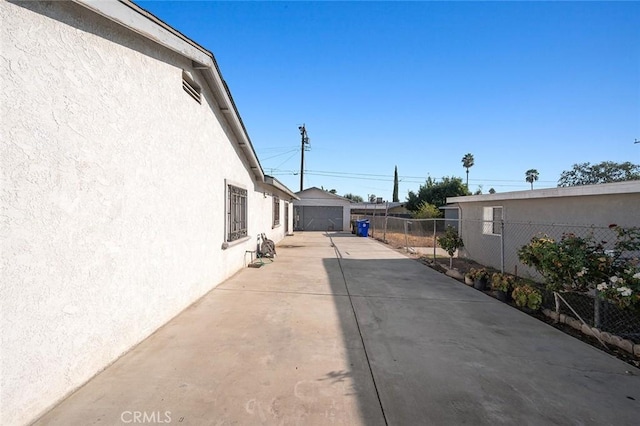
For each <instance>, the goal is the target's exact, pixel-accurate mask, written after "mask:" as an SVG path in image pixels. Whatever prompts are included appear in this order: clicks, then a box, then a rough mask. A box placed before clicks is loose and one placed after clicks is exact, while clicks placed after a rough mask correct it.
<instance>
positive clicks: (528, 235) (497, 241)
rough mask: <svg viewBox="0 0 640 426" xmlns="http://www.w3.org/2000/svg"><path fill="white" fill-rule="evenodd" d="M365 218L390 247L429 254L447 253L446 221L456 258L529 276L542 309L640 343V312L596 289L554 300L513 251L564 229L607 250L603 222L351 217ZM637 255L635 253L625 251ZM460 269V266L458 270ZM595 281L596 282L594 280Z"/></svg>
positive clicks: (612, 236)
mask: <svg viewBox="0 0 640 426" xmlns="http://www.w3.org/2000/svg"><path fill="white" fill-rule="evenodd" d="M358 219H367V220H369V235H370V236H371V237H374V238H377V239H379V240H381V241H384V242H386V243H387V244H390V245H392V246H393V247H395V248H402V249H405V250H407V251H408V252H410V253H414V254H417V255H421V256H426V257H429V258H433V259H434V260H435V259H436V258H437V257H448V255H447V253H446V252H444V250H442V249H441V248H440V247H439V246H438V237H440V236H442V235H443V234H444V232H445V229H446V227H447V225H449V226H453V227H454V228H456V229H457V230H458V233H459V235H460V236H461V237H462V240H463V241H464V248H462V249H460V250H459V251H458V253H457V257H461V258H465V259H468V260H471V261H473V262H474V263H477V264H480V265H483V266H485V267H487V268H489V269H492V270H494V271H499V272H503V273H509V274H512V275H515V276H517V277H520V278H524V279H528V280H531V281H533V282H534V283H536V284H537V285H538V287H539V288H540V290H541V291H542V293H543V308H546V309H550V310H552V311H555V312H558V314H564V315H567V316H571V317H573V318H576V317H579V318H576V319H577V320H580V319H581V320H582V321H584V322H585V323H586V324H588V325H589V326H590V327H596V328H598V329H600V330H601V331H605V332H608V333H611V334H615V335H617V336H620V337H622V338H626V339H629V340H632V341H634V342H636V343H640V316H639V315H638V314H636V313H634V312H632V311H629V310H626V309H623V308H620V307H619V306H618V305H616V304H613V303H610V302H607V301H605V300H602V298H601V297H598V295H597V294H596V290H592V291H591V292H589V293H576V292H563V293H561V296H562V297H561V298H562V299H563V300H562V301H560V302H558V301H557V300H558V299H557V298H556V297H555V295H554V293H553V292H552V291H548V290H546V289H545V287H544V284H543V281H544V280H543V277H542V276H540V274H539V273H538V272H537V271H536V270H535V269H532V268H530V267H528V266H526V265H524V264H522V263H521V262H520V260H519V259H518V250H519V249H520V248H521V247H522V246H524V245H526V244H528V243H529V242H530V241H531V239H532V238H533V237H536V236H547V237H550V238H552V239H554V240H556V241H558V240H560V239H561V238H562V236H563V235H565V234H573V235H575V236H577V237H581V238H592V239H593V240H594V241H596V242H598V243H600V244H602V246H603V247H604V249H605V250H612V249H613V248H614V244H615V241H616V232H615V230H613V229H610V228H609V227H608V226H607V227H598V226H584V225H572V224H550V223H532V222H527V223H525V222H509V221H502V220H500V221H498V220H495V221H491V220H458V219H406V218H398V217H391V216H383V215H380V216H374V215H371V216H369V215H367V216H355V215H354V216H352V220H358ZM626 255H627V256H628V257H632V256H635V257H638V255H639V254H638V253H627V254H626ZM461 272H465V271H461ZM595 284H598V283H594V285H595Z"/></svg>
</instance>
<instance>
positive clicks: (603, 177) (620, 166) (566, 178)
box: [558, 161, 640, 186]
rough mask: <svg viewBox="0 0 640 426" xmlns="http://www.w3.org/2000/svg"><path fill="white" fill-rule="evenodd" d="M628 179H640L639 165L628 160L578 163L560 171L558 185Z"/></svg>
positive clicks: (577, 184) (589, 183) (590, 183)
mask: <svg viewBox="0 0 640 426" xmlns="http://www.w3.org/2000/svg"><path fill="white" fill-rule="evenodd" d="M628 180H640V165H638V164H633V163H630V162H628V161H626V162H624V163H616V162H614V161H603V162H601V163H598V164H593V165H591V164H590V163H578V164H574V165H573V167H572V168H571V170H565V171H563V172H562V174H561V175H560V179H558V186H579V185H595V184H599V183H612V182H623V181H628Z"/></svg>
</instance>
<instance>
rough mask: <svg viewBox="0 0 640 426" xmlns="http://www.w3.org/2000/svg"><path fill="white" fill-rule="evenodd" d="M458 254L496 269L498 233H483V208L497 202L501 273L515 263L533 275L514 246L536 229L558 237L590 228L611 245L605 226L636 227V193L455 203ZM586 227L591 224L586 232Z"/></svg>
mask: <svg viewBox="0 0 640 426" xmlns="http://www.w3.org/2000/svg"><path fill="white" fill-rule="evenodd" d="M458 205H459V207H460V212H461V219H462V222H461V236H462V238H463V240H464V243H465V249H464V250H463V254H465V255H467V256H469V257H471V258H473V259H474V260H476V261H478V262H480V263H482V264H484V265H486V266H491V267H494V268H500V267H501V263H500V251H501V246H500V244H501V237H500V236H497V235H487V234H483V225H482V222H481V221H482V219H483V209H484V208H485V207H502V208H503V219H504V221H505V228H504V234H503V242H502V244H504V253H505V257H504V258H505V263H504V268H505V270H506V271H507V272H511V273H513V272H514V271H515V267H516V266H517V267H518V271H519V272H520V273H521V274H524V275H529V276H532V277H537V275H536V274H535V273H534V271H532V270H530V269H529V268H526V267H525V266H524V265H522V264H520V263H519V261H518V259H517V255H516V254H515V253H516V252H517V250H518V249H519V248H520V247H522V246H523V245H525V244H527V243H528V242H529V241H530V240H531V238H532V237H533V236H535V235H537V234H539V233H544V234H548V235H549V236H551V237H553V238H556V239H559V238H561V237H562V233H563V232H574V233H578V234H581V233H582V234H584V235H586V234H588V233H589V232H592V233H594V235H596V237H597V239H598V240H602V241H607V244H609V245H611V244H613V241H614V240H615V235H614V232H613V231H610V230H608V226H609V225H611V224H616V225H619V226H624V227H638V226H640V213H639V211H640V210H639V207H638V206H640V192H629V193H613V194H600V195H583V196H581V195H578V196H568V197H553V198H534V199H504V200H489V201H472V202H460V203H459V204H458ZM590 227H595V228H597V229H595V230H592V231H590V230H589V228H590Z"/></svg>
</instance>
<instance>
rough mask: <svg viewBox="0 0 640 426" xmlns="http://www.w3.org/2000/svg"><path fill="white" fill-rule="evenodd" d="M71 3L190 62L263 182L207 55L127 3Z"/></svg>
mask: <svg viewBox="0 0 640 426" xmlns="http://www.w3.org/2000/svg"><path fill="white" fill-rule="evenodd" d="M72 1H73V2H74V3H77V4H79V5H81V6H83V7H85V8H86V9H89V10H91V11H93V12H95V13H97V14H99V15H101V16H104V17H105V18H107V19H109V20H110V21H113V22H115V23H117V24H119V25H122V26H123V27H126V28H128V29H130V30H131V31H134V32H136V33H138V34H140V35H141V36H143V37H145V38H147V39H149V40H151V41H153V42H155V43H158V44H160V45H161V46H164V47H166V48H167V49H169V50H171V51H173V52H176V53H178V54H180V55H182V56H184V57H186V58H188V59H190V60H191V61H192V62H193V63H194V67H195V68H197V69H199V70H201V71H202V73H203V74H204V76H205V80H206V81H207V84H208V85H209V88H210V89H211V91H212V92H213V94H214V96H215V98H216V101H218V107H219V108H220V110H221V111H222V112H223V113H225V117H226V119H227V121H228V122H229V124H230V125H231V128H232V130H233V133H234V134H235V136H236V138H237V144H238V145H239V146H240V148H241V149H242V151H243V152H244V153H245V155H246V157H247V160H248V161H249V167H250V168H251V170H252V172H253V174H254V176H255V177H256V178H257V179H258V180H259V181H261V182H262V181H263V180H264V172H263V170H262V166H261V165H260V161H259V160H258V156H257V155H256V152H255V150H254V148H253V144H252V143H251V140H250V139H249V135H248V134H247V132H246V129H245V127H244V125H243V123H242V120H241V118H240V114H239V113H238V110H237V108H236V106H235V103H234V102H233V100H232V98H231V95H230V93H229V90H228V89H227V85H226V83H225V82H224V80H223V78H222V75H221V73H220V70H219V68H218V66H217V64H216V61H215V58H214V56H213V54H212V53H211V52H209V51H208V50H207V49H205V48H204V47H202V46H200V45H198V44H197V43H195V42H194V41H192V40H190V39H189V38H188V37H186V36H185V35H183V34H181V33H180V32H179V31H177V30H175V29H174V28H172V27H171V26H169V25H167V24H166V23H164V22H162V21H161V20H160V19H158V18H157V17H155V16H154V15H152V14H151V13H149V12H147V11H146V10H144V9H142V8H141V7H139V6H138V5H136V4H135V3H133V2H131V1H129V0H111V1H105V0H72Z"/></svg>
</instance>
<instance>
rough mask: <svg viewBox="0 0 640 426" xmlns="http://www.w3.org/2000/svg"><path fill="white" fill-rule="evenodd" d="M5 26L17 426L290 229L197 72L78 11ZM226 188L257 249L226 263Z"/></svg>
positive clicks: (11, 396)
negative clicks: (242, 191)
mask: <svg viewBox="0 0 640 426" xmlns="http://www.w3.org/2000/svg"><path fill="white" fill-rule="evenodd" d="M0 20H1V23H2V24H1V25H0V41H1V43H2V46H1V49H0V79H1V83H2V84H1V87H2V90H1V91H0V105H1V108H2V109H1V116H2V126H0V131H1V141H0V158H1V166H2V167H1V169H2V170H1V179H2V180H1V192H0V206H1V208H2V213H1V215H2V222H1V224H0V235H1V236H2V239H3V241H2V287H1V288H0V299H1V303H2V309H1V311H2V314H1V318H0V327H1V331H2V370H1V381H2V383H1V386H0V387H1V390H0V403H1V407H0V413H1V418H0V423H1V424H22V423H26V422H29V421H31V420H33V419H34V418H35V417H37V416H38V415H40V414H41V413H42V412H43V411H44V410H46V409H47V408H48V407H50V406H51V405H52V404H54V403H56V402H57V401H58V400H60V399H61V398H63V397H64V396H65V395H67V394H68V393H69V392H71V391H72V390H74V389H75V388H77V387H78V386H80V385H81V384H82V383H84V382H85V381H86V380H88V379H89V378H90V377H92V376H93V375H94V374H95V373H97V372H98V371H100V370H101V369H103V368H104V367H106V366H107V365H108V364H109V363H111V362H113V361H114V360H115V359H116V358H117V357H118V356H120V355H121V354H122V353H124V352H125V351H127V350H128V349H130V348H131V347H132V346H133V345H135V344H136V343H138V342H140V341H141V340H143V339H144V338H145V337H147V336H148V335H149V334H151V333H152V332H153V331H154V330H156V329H157V328H158V327H159V326H161V325H162V324H164V323H165V322H166V321H168V320H169V319H171V318H172V317H173V316H175V315H176V314H178V313H179V312H180V311H181V310H183V309H184V308H185V307H187V306H188V305H189V304H191V303H192V302H194V301H195V300H197V299H198V298H199V297H201V296H202V295H204V294H205V293H206V292H208V291H209V290H210V289H212V288H213V287H215V286H216V285H217V284H218V283H220V282H222V281H223V280H224V279H225V278H227V277H229V276H230V275H232V274H233V273H235V272H237V270H238V269H239V268H241V267H242V266H243V263H244V252H245V250H246V249H248V248H250V247H252V246H255V237H256V235H257V234H258V233H260V232H266V233H267V235H269V237H270V238H271V239H273V240H275V241H279V240H280V239H281V238H282V237H283V236H284V226H280V227H277V228H274V229H272V226H271V225H272V216H271V208H272V204H271V203H272V199H271V197H270V196H268V197H267V198H265V197H264V194H263V190H264V188H263V187H262V186H261V184H257V183H256V182H255V181H254V177H253V175H252V174H251V172H250V170H249V169H248V167H247V165H246V162H244V161H243V160H242V154H241V153H240V151H239V150H238V149H237V148H236V147H235V146H234V145H233V144H232V143H231V142H230V138H231V136H230V135H231V133H230V132H229V129H228V128H227V126H226V125H225V124H221V123H224V114H222V113H221V112H220V111H219V110H218V109H217V107H216V106H215V102H213V100H212V97H211V95H210V94H209V93H208V92H207V90H206V84H205V82H204V81H203V79H202V77H201V75H200V74H199V72H198V71H197V70H193V69H192V68H191V61H190V60H189V59H187V58H185V57H183V56H181V55H178V54H176V53H173V52H171V51H169V50H167V49H165V48H162V47H159V46H158V45H156V44H154V43H152V42H150V41H149V40H147V39H145V38H143V37H142V36H140V35H138V34H136V33H134V32H132V31H129V30H127V29H124V28H122V27H120V26H118V25H116V24H114V23H112V22H110V21H108V20H107V19H105V18H103V17H100V16H98V15H96V14H93V13H91V12H88V11H87V10H85V9H83V8H82V7H80V6H77V5H74V4H70V3H62V2H54V3H36V2H32V3H26V4H14V3H7V2H0ZM183 69H186V70H187V71H189V72H191V73H192V75H193V76H194V78H195V79H196V81H197V82H198V83H199V84H200V86H201V87H203V88H204V90H203V94H204V99H203V103H202V105H200V104H198V103H197V102H195V101H194V100H193V99H192V98H190V97H189V96H188V95H187V93H185V92H184V90H183V89H182V70H183ZM225 179H228V180H230V181H233V182H235V183H239V184H241V185H242V186H244V187H246V189H247V190H248V191H249V193H248V205H249V234H250V236H251V238H248V239H247V240H245V241H243V242H241V243H238V244H235V245H232V246H231V247H229V248H228V249H226V250H223V249H222V243H223V242H224V239H225V214H224V206H225V203H226V200H225V197H224V195H225ZM270 192H272V193H273V192H274V190H273V189H271V190H270ZM282 198H283V201H286V198H285V196H284V195H282ZM284 205H285V204H284V202H282V203H281V209H283V208H284ZM289 216H290V218H292V216H293V214H292V213H290V215H289ZM281 217H282V218H283V219H282V220H284V211H282V213H281ZM290 229H292V228H290Z"/></svg>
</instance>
